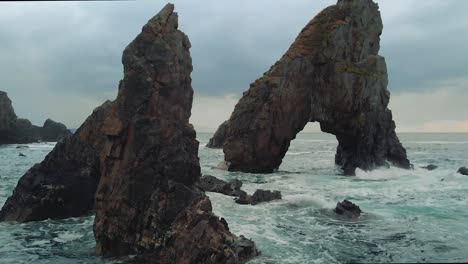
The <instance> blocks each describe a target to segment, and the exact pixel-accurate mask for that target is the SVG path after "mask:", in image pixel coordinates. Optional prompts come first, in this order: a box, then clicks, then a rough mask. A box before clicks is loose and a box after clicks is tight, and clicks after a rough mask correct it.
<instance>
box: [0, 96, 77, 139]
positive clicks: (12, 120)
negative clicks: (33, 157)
mask: <svg viewBox="0 0 468 264" xmlns="http://www.w3.org/2000/svg"><path fill="white" fill-rule="evenodd" d="M70 134H71V132H70V131H69V130H68V129H67V127H66V126H65V125H64V124H61V123H57V122H54V121H52V120H51V119H47V121H46V122H45V123H44V126H43V127H38V126H34V125H32V124H31V122H30V121H29V120H27V119H21V118H18V117H17V116H16V114H15V111H14V109H13V105H12V102H11V100H10V98H8V95H7V93H5V92H3V91H0V144H17V143H19V144H26V143H33V142H38V141H51V142H57V141H60V140H61V139H63V138H65V137H67V136H68V135H70Z"/></svg>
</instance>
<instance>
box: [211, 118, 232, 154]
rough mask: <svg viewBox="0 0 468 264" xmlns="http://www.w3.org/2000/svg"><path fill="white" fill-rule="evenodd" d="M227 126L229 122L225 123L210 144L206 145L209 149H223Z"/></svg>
mask: <svg viewBox="0 0 468 264" xmlns="http://www.w3.org/2000/svg"><path fill="white" fill-rule="evenodd" d="M227 124H228V121H224V122H223V123H222V124H221V125H220V126H219V127H218V129H217V130H216V132H215V133H214V135H213V137H212V138H210V141H209V142H208V144H206V147H207V148H222V147H223V144H224V141H225V139H226V134H227V131H226V129H227Z"/></svg>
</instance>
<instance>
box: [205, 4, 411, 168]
mask: <svg viewBox="0 0 468 264" xmlns="http://www.w3.org/2000/svg"><path fill="white" fill-rule="evenodd" d="M382 29H383V26H382V19H381V16H380V12H379V10H378V5H377V4H376V3H374V2H373V1H372V0H339V1H338V3H337V4H336V5H332V6H330V7H327V8H326V9H324V10H323V11H322V12H320V13H319V14H318V15H317V16H316V17H315V18H314V19H312V20H311V21H310V22H309V23H308V24H307V25H306V27H305V28H304V29H303V30H302V31H301V33H300V34H299V36H298V37H297V38H296V40H295V41H294V43H293V44H292V45H291V47H290V48H289V50H288V51H287V52H286V53H285V54H284V55H283V57H282V58H281V59H280V60H279V61H278V62H277V63H276V64H275V65H273V66H272V67H271V68H270V69H269V71H268V72H266V73H265V74H264V75H263V77H261V78H260V79H258V80H256V81H255V82H254V83H252V84H251V85H250V88H249V90H248V91H246V92H244V94H243V96H242V98H241V99H240V101H239V102H238V103H237V105H236V107H235V109H234V111H233V113H232V115H231V117H230V119H229V120H228V121H226V122H224V123H223V124H222V125H221V126H220V128H219V129H218V130H217V132H216V133H215V135H214V136H213V138H212V139H211V140H210V143H209V144H208V147H223V150H224V154H225V161H226V163H227V165H228V169H229V170H233V171H244V172H255V173H270V172H272V171H274V170H275V169H276V168H278V167H279V165H280V164H281V161H282V159H283V157H284V155H285V154H286V151H287V150H288V147H289V144H290V141H291V140H293V139H294V138H295V137H296V134H297V133H299V132H300V131H301V130H302V129H303V128H304V126H305V125H306V124H307V123H308V122H319V123H320V127H321V130H322V131H324V132H327V133H332V134H334V135H335V136H336V138H337V140H338V142H339V145H338V148H337V153H336V157H335V162H336V164H338V165H339V166H341V167H342V168H343V171H344V173H345V174H347V175H352V174H354V171H355V169H356V168H357V167H359V168H362V169H365V170H369V169H372V168H374V167H377V166H383V165H386V164H388V162H390V163H391V164H393V165H395V166H399V167H403V168H409V167H410V164H409V161H408V159H407V158H406V150H405V149H404V148H403V146H402V145H401V143H400V141H399V139H398V137H397V135H396V133H395V123H394V121H393V120H392V113H391V111H390V110H389V109H388V107H387V106H388V103H389V100H390V92H389V91H388V90H387V85H388V76H387V67H386V63H385V59H384V58H383V57H381V56H379V55H378V52H379V49H380V35H381V33H382Z"/></svg>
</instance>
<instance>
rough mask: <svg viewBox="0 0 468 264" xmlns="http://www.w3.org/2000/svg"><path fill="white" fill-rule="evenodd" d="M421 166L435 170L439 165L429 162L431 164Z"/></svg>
mask: <svg viewBox="0 0 468 264" xmlns="http://www.w3.org/2000/svg"><path fill="white" fill-rule="evenodd" d="M421 168H422V169H426V170H429V171H431V170H435V169H437V168H438V166H436V165H433V164H429V165H427V166H423V167H421Z"/></svg>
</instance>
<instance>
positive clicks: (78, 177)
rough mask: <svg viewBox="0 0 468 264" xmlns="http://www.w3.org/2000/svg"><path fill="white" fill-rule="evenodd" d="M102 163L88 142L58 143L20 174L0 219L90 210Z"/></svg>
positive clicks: (24, 219) (67, 214)
mask: <svg viewBox="0 0 468 264" xmlns="http://www.w3.org/2000/svg"><path fill="white" fill-rule="evenodd" d="M99 165H100V162H99V157H98V155H96V151H95V150H94V149H93V148H92V147H90V146H89V145H88V144H86V143H83V142H82V141H79V140H78V139H76V138H74V139H67V140H64V141H61V142H59V143H57V145H56V147H55V148H54V150H53V151H52V152H51V153H49V154H48V155H47V156H46V158H45V160H44V161H43V162H41V163H39V164H36V165H34V167H32V168H31V169H30V170H29V171H28V172H26V174H25V175H24V176H23V177H21V179H20V180H19V182H18V185H17V186H16V188H15V190H14V192H13V195H12V196H11V197H9V198H8V200H7V201H6V203H5V205H4V206H3V208H2V210H1V211H0V220H1V221H18V222H29V221H40V220H45V219H48V218H52V219H60V218H67V217H74V216H82V215H84V214H86V213H88V212H89V211H90V210H92V209H93V205H94V194H95V192H96V186H97V184H98V182H99V176H100V168H99Z"/></svg>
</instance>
